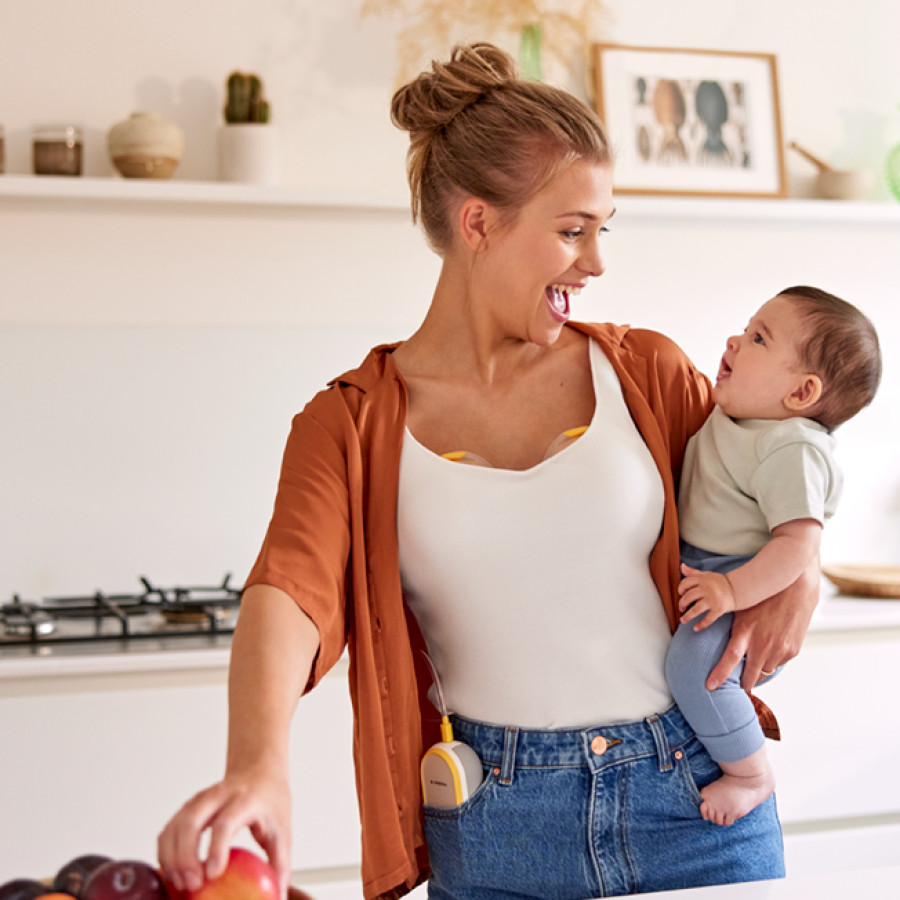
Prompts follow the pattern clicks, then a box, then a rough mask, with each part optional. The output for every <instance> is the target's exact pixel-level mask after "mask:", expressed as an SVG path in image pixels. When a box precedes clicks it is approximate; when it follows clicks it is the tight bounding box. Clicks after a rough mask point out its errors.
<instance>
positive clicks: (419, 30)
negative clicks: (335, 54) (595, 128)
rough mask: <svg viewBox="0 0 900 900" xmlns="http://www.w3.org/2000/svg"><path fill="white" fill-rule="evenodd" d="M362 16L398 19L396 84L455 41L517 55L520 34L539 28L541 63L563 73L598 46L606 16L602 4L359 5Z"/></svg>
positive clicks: (468, 0)
mask: <svg viewBox="0 0 900 900" xmlns="http://www.w3.org/2000/svg"><path fill="white" fill-rule="evenodd" d="M361 13H362V15H363V16H398V17H400V19H401V21H402V22H403V23H404V24H403V26H402V28H401V30H400V31H399V32H398V34H397V59H398V68H397V82H398V84H403V83H405V82H407V81H409V80H410V79H411V78H413V77H414V76H415V75H416V74H418V73H419V72H420V71H422V69H423V68H425V67H426V66H427V65H428V64H429V63H430V61H431V59H432V58H434V57H435V56H447V55H449V52H450V50H451V49H452V47H453V45H454V44H456V43H458V42H460V41H473V40H488V41H492V42H494V43H498V44H501V45H503V44H505V45H506V46H507V47H508V48H509V47H510V46H511V47H512V48H514V51H513V52H518V46H519V39H520V35H521V33H522V30H523V29H524V28H525V27H526V26H528V25H534V24H539V25H540V26H541V29H542V51H543V55H544V60H545V61H546V62H548V63H549V62H553V63H555V64H556V65H557V66H558V67H561V68H562V69H563V70H569V68H570V67H571V65H572V62H573V57H577V56H580V61H579V62H580V64H581V65H582V66H583V65H584V61H585V60H586V59H587V58H588V55H589V53H588V48H589V46H590V44H591V43H593V42H594V41H596V40H598V38H599V36H600V34H601V32H602V31H603V28H604V27H605V26H606V25H607V24H608V23H609V20H610V15H609V12H608V10H607V9H606V7H605V5H604V3H603V2H602V0H363V4H362V9H361Z"/></svg>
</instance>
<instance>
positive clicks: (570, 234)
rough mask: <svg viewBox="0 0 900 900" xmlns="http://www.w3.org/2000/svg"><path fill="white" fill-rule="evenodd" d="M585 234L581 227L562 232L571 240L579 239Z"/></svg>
mask: <svg viewBox="0 0 900 900" xmlns="http://www.w3.org/2000/svg"><path fill="white" fill-rule="evenodd" d="M583 234H584V232H583V231H582V230H581V229H580V228H578V229H575V230H573V231H564V232H562V236H563V237H564V238H567V239H568V240H570V241H574V240H577V239H578V238H580V237H581V236H582V235H583Z"/></svg>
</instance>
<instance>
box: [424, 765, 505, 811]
mask: <svg viewBox="0 0 900 900" xmlns="http://www.w3.org/2000/svg"><path fill="white" fill-rule="evenodd" d="M497 777H498V776H497V775H495V774H494V769H493V768H488V767H487V766H485V767H484V778H483V779H482V781H481V784H479V785H478V787H477V788H475V791H474V792H473V793H472V794H470V795H469V796H468V797H467V798H466V799H465V800H463V802H462V803H460V804H459V806H430V805H429V804H427V803H424V804H422V809H423V811H424V813H425V818H426V819H428V818H432V819H458V818H460V817H462V816H464V815H465V814H466V813H467V812H469V811H470V810H471V809H474V808H475V807H476V806H480V805H481V804H482V803H483V802H484V801H485V800H486V799H487V795H488V792H489V791H490V789H491V788H492V787H493V786H494V784H495V782H496V781H497Z"/></svg>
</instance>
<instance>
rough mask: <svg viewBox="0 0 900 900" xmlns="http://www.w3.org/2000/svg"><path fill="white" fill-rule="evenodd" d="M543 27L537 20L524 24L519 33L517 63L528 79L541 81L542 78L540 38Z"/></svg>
mask: <svg viewBox="0 0 900 900" xmlns="http://www.w3.org/2000/svg"><path fill="white" fill-rule="evenodd" d="M542 37H543V29H542V28H541V25H540V23H539V22H533V23H532V24H531V25H525V26H524V27H523V28H522V33H521V34H520V35H519V64H520V65H521V66H522V72H523V74H524V75H525V77H526V78H527V79H529V80H530V81H542V80H543V78H544V72H543V67H542V66H541V38H542Z"/></svg>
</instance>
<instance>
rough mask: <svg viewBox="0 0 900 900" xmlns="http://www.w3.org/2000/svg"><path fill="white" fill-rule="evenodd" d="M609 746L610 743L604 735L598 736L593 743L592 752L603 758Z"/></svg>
mask: <svg viewBox="0 0 900 900" xmlns="http://www.w3.org/2000/svg"><path fill="white" fill-rule="evenodd" d="M608 746H609V742H608V741H607V740H606V738H605V737H603V736H602V735H599V734H598V735H597V737H595V738H594V739H593V740H592V741H591V752H593V753H595V754H596V755H597V756H603V754H604V753H606V748H607V747H608Z"/></svg>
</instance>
